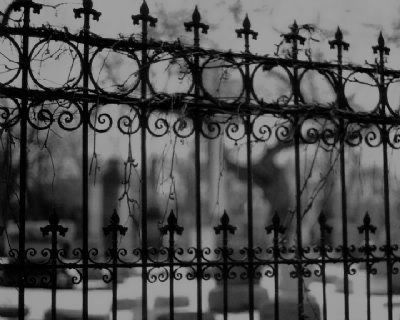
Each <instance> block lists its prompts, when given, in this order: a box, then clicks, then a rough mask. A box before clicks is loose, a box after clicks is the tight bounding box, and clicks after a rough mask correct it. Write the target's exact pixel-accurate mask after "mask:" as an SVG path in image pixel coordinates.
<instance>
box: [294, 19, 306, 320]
mask: <svg viewBox="0 0 400 320" xmlns="http://www.w3.org/2000/svg"><path fill="white" fill-rule="evenodd" d="M292 36H293V38H292V39H293V47H292V59H293V61H294V62H296V61H297V59H298V43H297V41H302V40H301V39H302V38H301V37H300V36H299V34H298V26H297V23H296V21H295V22H294V24H293V26H292ZM293 97H294V104H295V105H296V106H298V105H299V99H300V92H299V80H298V67H297V66H296V65H294V66H293ZM299 121H300V119H299V116H298V115H297V114H296V115H295V117H294V147H295V176H296V240H297V249H296V259H297V277H298V278H297V286H298V289H297V297H298V316H299V319H300V320H304V295H303V286H304V281H303V265H302V257H303V239H302V238H303V237H302V229H301V220H302V217H301V186H300V183H301V181H300V179H301V177H300V122H299Z"/></svg>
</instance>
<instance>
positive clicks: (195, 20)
mask: <svg viewBox="0 0 400 320" xmlns="http://www.w3.org/2000/svg"><path fill="white" fill-rule="evenodd" d="M200 21H201V16H200V13H199V11H198V8H197V6H196V7H195V9H194V11H193V14H192V21H190V22H185V23H184V26H185V29H186V31H192V29H193V36H194V38H193V46H194V48H195V49H198V48H199V47H200V33H199V30H200V29H202V31H203V33H207V30H208V26H207V25H205V24H204V23H201V22H200ZM193 59H194V61H193V65H192V68H193V70H192V72H193V85H194V94H195V99H197V98H198V97H199V96H200V86H201V79H200V77H201V74H200V58H199V54H198V52H195V53H194V54H193ZM192 117H193V123H194V144H195V155H194V157H195V160H194V161H195V163H194V165H195V201H196V281H197V320H201V319H202V318H203V299H202V279H203V269H202V265H201V261H202V236H201V232H202V220H201V184H200V179H201V166H200V147H201V143H200V134H201V126H202V119H201V115H200V113H199V112H197V110H195V111H194V113H193V115H192Z"/></svg>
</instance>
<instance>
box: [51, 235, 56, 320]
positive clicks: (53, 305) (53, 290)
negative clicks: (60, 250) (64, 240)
mask: <svg viewBox="0 0 400 320" xmlns="http://www.w3.org/2000/svg"><path fill="white" fill-rule="evenodd" d="M56 263H57V231H56V232H52V234H51V267H52V268H51V319H52V320H56V319H57V268H56Z"/></svg>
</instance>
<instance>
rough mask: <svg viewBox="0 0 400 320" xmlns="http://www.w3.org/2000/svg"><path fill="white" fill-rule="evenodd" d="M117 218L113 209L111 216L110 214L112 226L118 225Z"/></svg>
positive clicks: (115, 210)
mask: <svg viewBox="0 0 400 320" xmlns="http://www.w3.org/2000/svg"><path fill="white" fill-rule="evenodd" d="M119 221H120V220H119V216H118V213H117V209H114V212H113V214H112V216H111V223H112V224H119Z"/></svg>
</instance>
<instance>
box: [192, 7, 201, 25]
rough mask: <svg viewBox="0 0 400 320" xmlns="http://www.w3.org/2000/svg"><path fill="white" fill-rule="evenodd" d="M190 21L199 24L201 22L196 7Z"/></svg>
mask: <svg viewBox="0 0 400 320" xmlns="http://www.w3.org/2000/svg"><path fill="white" fill-rule="evenodd" d="M192 19H193V22H194V23H200V21H201V15H200V12H199V8H198V7H197V5H196V6H195V8H194V11H193V14H192Z"/></svg>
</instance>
